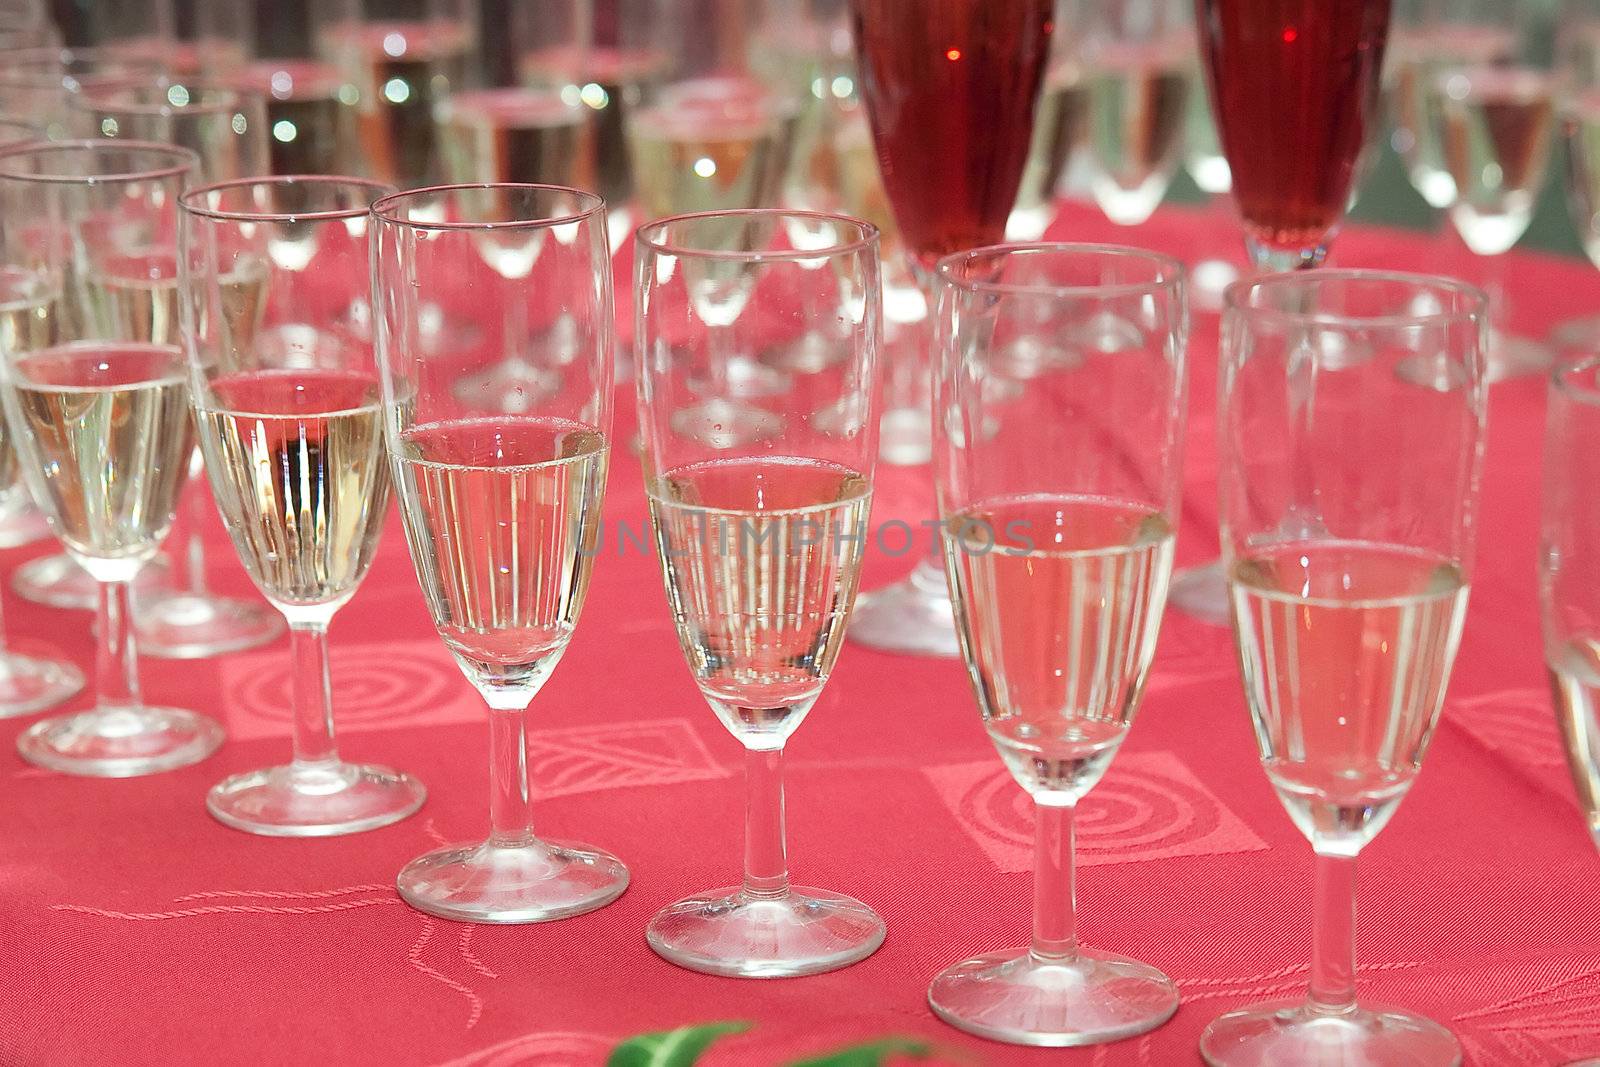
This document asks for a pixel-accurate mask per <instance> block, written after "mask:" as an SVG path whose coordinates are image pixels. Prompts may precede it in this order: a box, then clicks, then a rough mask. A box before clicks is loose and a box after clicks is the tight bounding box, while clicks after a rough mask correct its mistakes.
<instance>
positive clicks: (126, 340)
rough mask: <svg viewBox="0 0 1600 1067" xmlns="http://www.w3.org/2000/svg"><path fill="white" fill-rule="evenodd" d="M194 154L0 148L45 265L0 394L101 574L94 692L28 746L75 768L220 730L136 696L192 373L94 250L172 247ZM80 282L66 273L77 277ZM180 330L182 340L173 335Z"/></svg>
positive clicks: (2, 193)
mask: <svg viewBox="0 0 1600 1067" xmlns="http://www.w3.org/2000/svg"><path fill="white" fill-rule="evenodd" d="M197 166H198V159H197V157H196V156H195V154H194V153H193V152H190V151H188V150H186V149H183V148H176V147H172V146H169V145H159V144H151V143H144V142H113V141H62V142H55V143H51V144H45V143H35V144H30V145H23V146H20V147H17V148H12V149H8V150H6V151H3V152H0V212H3V215H4V217H5V218H7V219H31V220H37V221H38V222H39V224H40V225H38V226H27V225H21V226H7V227H6V228H5V231H4V235H3V239H0V249H3V255H4V259H5V263H4V266H5V268H6V269H7V270H9V271H13V272H17V273H18V275H19V277H20V276H27V277H28V278H30V279H31V291H32V296H31V300H30V301H29V303H28V305H27V306H26V307H24V306H21V302H20V301H14V302H13V307H12V309H11V311H10V313H9V314H10V315H11V316H12V318H13V320H14V321H17V320H20V319H26V320H27V324H26V329H18V330H14V331H12V332H11V335H10V336H9V338H7V348H6V351H5V352H4V353H3V354H0V356H3V358H0V401H3V403H4V409H5V422H6V426H7V427H8V428H9V429H10V430H11V436H12V438H13V443H14V444H15V445H16V449H17V459H18V462H19V464H20V465H21V468H22V472H23V474H24V476H25V477H26V478H27V481H28V486H29V488H30V489H31V490H32V492H33V496H34V499H35V500H36V501H38V503H39V505H40V507H41V508H42V509H43V510H44V513H45V517H46V519H47V520H48V521H49V523H50V527H51V529H52V530H53V531H54V532H55V534H56V536H57V537H59V538H60V539H61V542H62V544H63V545H64V546H65V547H66V549H67V552H68V553H69V554H70V555H71V556H72V557H73V559H74V560H76V561H77V563H78V564H79V565H81V566H82V567H83V568H84V569H85V570H87V571H88V572H89V573H90V574H91V575H93V576H94V578H95V580H96V581H98V582H99V583H100V616H99V621H98V626H97V631H96V655H97V660H98V662H97V675H98V694H97V696H98V700H97V703H96V706H95V707H94V708H93V709H91V710H89V711H84V712H79V713H77V714H74V715H67V716H63V717H60V718H54V719H46V720H44V721H42V722H39V723H35V724H34V725H33V726H31V727H29V728H28V729H27V730H26V731H24V732H23V734H22V735H21V737H19V738H18V740H17V747H18V749H19V750H20V751H21V752H22V755H23V757H24V758H25V759H28V760H29V761H31V762H33V763H36V764H38V765H40V766H42V767H48V768H50V769H52V770H57V771H62V772H65V773H69V774H85V775H97V776H102V777H128V776H132V775H139V774H151V773H154V772H156V771H165V770H171V769H172V768H174V767H182V766H185V765H187V764H190V763H194V762H196V761H197V760H200V759H203V758H204V757H206V756H207V755H209V754H210V753H211V752H212V751H213V750H214V749H215V748H216V747H217V745H218V744H220V743H221V741H222V727H221V726H220V725H219V724H218V723H217V722H216V721H215V720H213V719H209V718H207V717H205V716H203V715H198V714H196V713H194V712H192V711H184V710H180V709H177V708H165V707H151V706H148V705H146V704H145V703H144V702H143V700H142V699H141V697H140V694H139V677H138V659H137V656H136V654H135V651H134V637H133V619H132V617H131V613H130V610H129V609H130V587H131V585H132V583H133V580H134V577H135V576H136V575H137V574H138V573H139V570H140V568H141V567H143V566H144V564H145V563H146V562H147V561H148V560H149V559H150V558H151V557H153V556H154V555H155V554H156V550H157V549H158V548H159V547H160V545H161V541H162V539H163V538H164V537H166V535H167V532H168V530H169V529H170V528H171V526H172V519H173V510H174V508H175V506H176V504H177V498H178V493H179V490H180V489H181V488H182V486H183V484H184V481H185V480H186V479H187V477H188V473H189V455H190V452H191V451H192V450H193V448H194V423H193V420H192V419H191V418H190V414H189V386H188V371H187V368H186V366H185V364H184V359H183V354H182V353H181V352H180V351H179V350H178V348H177V346H176V344H174V343H172V342H170V341H166V342H164V341H152V340H151V339H150V338H149V337H146V336H141V335H139V334H138V333H130V331H129V330H128V328H127V317H126V315H125V311H126V307H125V305H124V301H123V299H122V296H121V294H119V293H118V292H117V291H115V290H114V288H113V287H111V286H108V285H106V284H105V283H104V281H103V277H104V276H103V274H102V273H100V272H99V271H98V270H97V269H96V264H97V263H102V262H104V261H106V260H108V259H123V258H126V259H134V258H138V257H141V256H150V255H159V254H162V253H166V254H169V255H170V254H171V249H172V248H173V247H174V246H175V245H176V243H177V237H178V235H177V214H176V205H177V201H178V197H179V195H180V194H181V193H182V192H183V188H184V185H185V184H186V182H187V181H188V180H189V178H190V176H191V175H192V174H193V173H194V172H195V169H196V167H197ZM69 283H70V284H69ZM174 340H175V339H174Z"/></svg>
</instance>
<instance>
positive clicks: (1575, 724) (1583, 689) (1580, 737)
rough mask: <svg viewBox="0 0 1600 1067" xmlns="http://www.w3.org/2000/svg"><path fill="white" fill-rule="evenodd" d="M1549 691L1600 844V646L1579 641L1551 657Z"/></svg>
mask: <svg viewBox="0 0 1600 1067" xmlns="http://www.w3.org/2000/svg"><path fill="white" fill-rule="evenodd" d="M1550 689H1551V692H1552V693H1553V694H1554V696H1555V708H1556V722H1557V724H1558V725H1559V726H1560V728H1561V740H1562V741H1563V742H1564V743H1565V746H1566V752H1567V765H1568V767H1569V768H1570V769H1571V771H1572V785H1573V788H1574V789H1575V790H1576V791H1577V794H1578V803H1579V804H1581V805H1582V806H1583V814H1584V817H1585V818H1586V819H1587V820H1588V823H1589V832H1590V833H1591V834H1592V835H1594V838H1595V842H1596V843H1597V844H1600V642H1597V641H1596V640H1595V639H1594V638H1592V637H1579V638H1577V639H1575V640H1573V641H1572V642H1571V643H1570V644H1569V645H1568V646H1567V647H1566V648H1563V649H1560V650H1559V651H1557V652H1556V653H1555V654H1554V655H1552V656H1551V657H1550Z"/></svg>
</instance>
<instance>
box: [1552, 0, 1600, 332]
mask: <svg viewBox="0 0 1600 1067" xmlns="http://www.w3.org/2000/svg"><path fill="white" fill-rule="evenodd" d="M1556 59H1557V63H1558V74H1557V80H1558V82H1559V88H1560V94H1561V100H1560V111H1561V128H1562V133H1563V135H1564V138H1565V141H1566V186H1567V205H1568V207H1569V208H1570V209H1571V213H1572V222H1573V225H1574V226H1575V227H1576V228H1577V231H1578V240H1579V242H1580V243H1582V245H1583V250H1584V252H1585V253H1586V254H1587V255H1588V257H1589V261H1590V262H1591V263H1593V264H1594V265H1595V266H1596V267H1600V4H1596V3H1594V2H1592V0H1574V2H1572V3H1569V4H1567V5H1566V11H1565V12H1564V14H1563V18H1562V20H1561V26H1560V29H1559V32H1558V36H1557V40H1556ZM1550 340H1551V342H1552V344H1553V345H1554V346H1555V347H1556V348H1557V349H1558V350H1577V351H1579V352H1583V353H1589V352H1595V351H1600V315H1586V316H1583V317H1581V318H1576V319H1569V320H1567V321H1566V322H1562V323H1558V324H1557V325H1556V326H1554V327H1552V328H1551V330H1550Z"/></svg>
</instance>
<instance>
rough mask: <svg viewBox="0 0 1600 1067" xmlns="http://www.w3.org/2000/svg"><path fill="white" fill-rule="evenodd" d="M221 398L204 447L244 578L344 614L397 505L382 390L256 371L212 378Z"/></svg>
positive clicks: (370, 380)
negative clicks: (392, 499) (392, 500)
mask: <svg viewBox="0 0 1600 1067" xmlns="http://www.w3.org/2000/svg"><path fill="white" fill-rule="evenodd" d="M211 393H212V396H211V397H210V398H209V399H208V400H207V402H206V403H205V404H204V405H203V406H197V408H196V412H195V414H196V422H197V423H198V426H199V432H200V444H201V447H202V449H203V450H204V452H205V457H206V470H207V471H208V472H209V473H210V477H211V489H212V492H213V494H214V495H215V496H216V499H217V508H218V510H220V511H221V512H222V521H223V523H224V525H226V526H227V528H228V533H229V535H230V536H231V537H232V538H233V543H234V547H235V548H237V549H238V551H239V558H240V559H241V560H243V561H244V566H245V570H246V571H248V572H249V574H250V577H251V578H252V579H253V580H254V581H255V583H256V585H257V586H259V587H260V589H261V591H262V592H263V593H265V594H266V595H267V596H268V597H269V598H270V599H272V600H273V601H275V602H276V603H278V604H286V605H310V604H318V605H333V606H337V605H339V604H341V603H343V602H344V601H345V600H346V599H347V598H348V597H349V596H350V595H351V594H352V593H354V592H355V590H356V586H357V585H358V584H360V582H361V579H362V577H363V576H364V575H365V574H366V572H367V568H368V567H369V566H370V565H371V563H372V555H373V552H374V551H376V549H377V547H378V534H379V533H380V532H381V531H382V529H383V519H384V515H385V513H386V510H387V507H388V503H389V474H388V470H387V467H386V465H385V461H384V458H383V425H382V421H381V416H380V413H379V412H380V407H379V397H378V381H377V379H376V378H374V377H372V376H371V375H369V374H361V373H357V372H353V371H331V370H310V369H307V370H288V369H284V370H262V371H248V372H245V373H242V374H230V375H226V376H224V377H220V378H217V379H214V380H213V381H212V382H211Z"/></svg>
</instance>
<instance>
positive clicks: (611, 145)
mask: <svg viewBox="0 0 1600 1067" xmlns="http://www.w3.org/2000/svg"><path fill="white" fill-rule="evenodd" d="M667 66H668V60H667V56H666V55H665V54H663V53H661V52H658V51H655V50H653V49H643V48H640V49H627V48H606V47H596V48H591V49H589V50H588V52H587V53H585V54H584V55H583V56H582V57H581V58H578V57H575V56H574V54H573V50H572V49H567V48H549V49H541V50H539V51H535V52H529V53H528V54H527V55H525V56H523V57H522V60H521V63H520V65H519V70H520V73H521V77H522V81H523V83H524V84H526V85H532V86H537V87H541V88H549V89H556V90H558V91H559V90H563V89H566V88H567V87H569V86H571V85H573V84H574V82H576V83H577V95H578V100H579V102H580V103H581V104H582V105H583V106H584V107H585V108H588V109H589V111H590V113H591V115H592V130H593V148H592V161H591V163H590V167H591V169H592V171H593V174H594V182H595V186H594V188H595V191H596V192H598V193H599V194H600V195H601V196H603V197H605V199H606V203H607V204H611V205H614V206H618V207H620V206H621V205H623V204H627V203H628V202H629V201H631V200H632V199H633V164H632V161H631V160H630V158H629V155H628V138H627V128H628V127H627V123H628V115H629V113H630V112H631V111H632V109H634V108H636V107H638V106H639V103H640V101H641V100H642V99H643V97H644V93H645V91H646V90H647V88H648V87H649V86H651V85H653V84H654V83H655V82H657V81H659V80H660V79H661V77H662V76H663V75H664V73H665V71H666V69H667Z"/></svg>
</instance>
